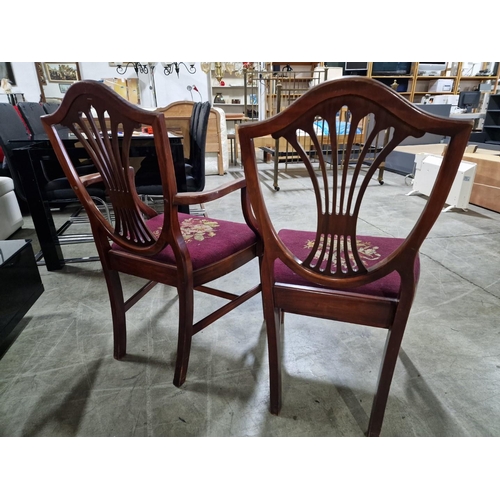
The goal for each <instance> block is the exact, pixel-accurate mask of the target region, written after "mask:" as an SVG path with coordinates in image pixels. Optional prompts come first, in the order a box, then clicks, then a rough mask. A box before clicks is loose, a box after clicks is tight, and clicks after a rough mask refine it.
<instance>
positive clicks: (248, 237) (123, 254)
mask: <svg viewBox="0 0 500 500" xmlns="http://www.w3.org/2000/svg"><path fill="white" fill-rule="evenodd" d="M105 116H106V119H105ZM42 121H43V124H44V127H45V129H46V131H47V134H48V135H49V138H50V141H51V143H52V145H53V147H54V150H55V151H56V153H57V156H58V158H59V161H60V163H61V165H62V167H63V169H64V172H65V173H66V176H67V177H68V179H69V182H70V184H71V186H72V187H73V189H74V190H75V192H76V193H77V195H78V197H79V199H80V201H81V202H82V204H83V205H84V206H85V209H86V211H87V213H88V215H89V219H90V224H91V227H92V232H93V234H94V241H95V244H96V246H97V249H98V252H99V256H100V260H101V264H102V269H103V273H104V277H105V279H106V283H107V287H108V293H109V299H110V304H111V314H112V318H113V336H114V357H115V358H116V359H121V358H123V356H124V355H125V354H126V318H125V313H126V311H127V310H128V309H129V308H130V307H132V306H133V305H134V304H135V303H136V302H137V301H138V300H139V299H140V298H141V297H143V296H144V295H145V294H146V293H147V292H148V291H150V290H151V289H152V288H153V286H155V285H156V284H157V283H163V284H165V285H169V286H173V287H175V288H176V289H177V292H178V297H179V331H178V347H177V360H176V367H175V375H174V384H175V385H176V386H180V385H182V383H183V382H184V381H185V378H186V372H187V368H188V361H189V353H190V348H191V338H192V336H193V335H194V334H195V333H197V332H199V331H200V330H201V329H203V328H205V327H207V326H208V325H210V324H211V323H212V322H213V321H215V320H217V319H219V318H220V317H222V316H223V315H224V314H226V313H228V312H229V311H231V310H232V309H234V308H235V307H237V306H238V305H240V304H242V303H243V302H245V301H246V300H248V299H249V298H251V297H253V296H254V295H256V294H257V293H258V292H259V291H260V283H258V284H256V285H255V286H254V287H253V288H251V289H250V290H248V291H247V292H245V293H243V294H241V295H235V294H232V293H227V292H224V291H221V290H215V289H214V288H211V287H210V286H207V285H206V284H207V283H209V282H211V281H213V280H215V279H217V278H219V277H221V276H224V275H226V274H228V273H230V272H232V271H234V270H236V269H238V268H239V267H241V266H243V265H244V264H246V263H248V262H250V261H251V260H252V259H254V258H255V257H257V256H259V255H260V254H261V245H260V240H259V238H258V235H257V231H256V230H255V227H254V225H253V216H252V214H251V211H250V210H249V205H248V201H247V198H246V187H245V180H244V179H242V180H238V181H234V182H231V183H228V184H227V185H225V186H223V187H220V188H218V189H216V190H213V191H206V192H203V193H178V192H177V187H176V179H175V171H174V163H173V159H172V154H171V150H170V144H169V139H168V135H167V130H166V127H165V119H164V117H163V115H162V114H161V113H155V112H151V111H145V110H142V109H141V108H138V107H137V106H134V105H132V104H130V103H129V102H127V101H126V100H124V99H123V98H121V97H120V96H119V95H118V94H117V93H116V92H114V91H112V90H110V89H109V88H108V87H106V86H105V85H104V84H101V83H98V82H93V81H81V82H77V83H75V84H73V85H72V86H71V87H70V88H69V90H68V92H67V93H66V94H65V97H64V99H63V102H62V104H61V106H60V108H59V109H58V110H57V111H56V112H55V113H54V114H52V115H49V116H45V117H43V118H42ZM58 124H62V125H64V126H66V127H68V128H69V129H70V130H71V131H72V132H73V133H74V134H75V135H76V137H77V138H78V139H79V140H80V142H81V144H82V146H83V147H84V148H85V150H86V151H87V152H88V154H89V155H90V157H91V158H92V160H93V163H94V165H95V166H96V167H97V170H98V172H99V174H100V178H101V179H102V181H103V182H104V184H105V186H106V190H107V193H108V196H109V200H110V203H111V205H112V207H113V211H114V215H115V221H114V226H112V225H111V224H110V223H109V222H108V221H107V220H106V219H105V218H104V217H103V216H102V214H101V213H100V211H99V210H98V209H97V207H96V205H95V204H94V202H93V200H92V199H91V198H90V196H89V195H88V191H87V185H86V182H85V178H80V177H79V176H78V174H77V172H76V170H75V167H74V165H73V164H72V163H71V160H70V158H69V156H68V154H67V152H66V151H65V148H64V143H63V141H62V140H61V139H60V138H59V136H58V135H57V133H56V125H58ZM142 126H148V127H152V129H153V134H154V141H155V147H156V152H157V157H158V167H159V172H160V176H161V186H162V188H163V213H161V214H158V213H157V212H156V211H155V210H153V208H151V207H150V206H148V205H146V204H145V203H143V202H142V201H141V199H140V197H139V195H138V194H137V191H136V188H135V174H134V169H133V167H132V166H130V163H129V151H130V147H131V143H132V142H133V132H134V131H135V130H140V129H141V127H142ZM93 180H95V179H93ZM234 191H240V192H241V200H242V210H243V216H242V218H243V217H244V220H245V221H246V222H247V223H243V222H241V223H239V222H229V221H224V220H217V219H210V218H206V217H195V216H192V215H189V214H183V213H180V212H179V210H178V208H179V206H183V205H190V204H199V203H203V202H208V201H212V200H215V199H218V198H221V197H223V196H225V195H227V194H229V193H231V192H234ZM120 273H125V274H130V275H134V276H138V277H141V278H144V279H146V280H148V282H147V284H146V285H144V286H143V287H142V288H141V289H140V290H138V291H137V293H135V294H134V295H133V296H132V297H130V298H129V299H128V300H125V299H124V297H123V292H122V286H121V283H120ZM195 290H198V291H202V292H206V293H208V294H211V295H215V296H218V297H222V298H225V299H228V300H229V302H228V303H226V304H224V305H223V306H222V307H220V308H219V309H217V310H216V311H214V312H213V313H211V314H209V315H208V316H207V317H205V318H204V319H201V320H200V321H198V322H197V323H196V324H193V309H194V291H195Z"/></svg>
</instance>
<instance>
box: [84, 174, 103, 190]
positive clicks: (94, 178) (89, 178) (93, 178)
mask: <svg viewBox="0 0 500 500" xmlns="http://www.w3.org/2000/svg"><path fill="white" fill-rule="evenodd" d="M80 181H81V182H82V184H83V185H84V186H85V187H87V186H90V185H91V184H95V183H96V182H101V181H102V177H101V174H100V173H98V172H96V173H95V174H87V175H82V176H81V177H80Z"/></svg>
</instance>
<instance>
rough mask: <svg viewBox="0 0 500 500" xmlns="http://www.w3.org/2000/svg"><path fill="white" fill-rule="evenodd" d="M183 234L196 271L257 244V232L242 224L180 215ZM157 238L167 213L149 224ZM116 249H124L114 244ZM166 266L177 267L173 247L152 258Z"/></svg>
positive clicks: (150, 220) (152, 219) (148, 222)
mask: <svg viewBox="0 0 500 500" xmlns="http://www.w3.org/2000/svg"><path fill="white" fill-rule="evenodd" d="M179 222H180V224H181V232H182V235H183V236H184V241H186V243H187V246H188V250H189V255H190V257H191V261H192V264H193V270H196V269H201V268H203V267H205V266H206V265H208V264H212V263H214V262H218V261H221V260H223V259H224V258H226V257H229V256H231V255H233V254H234V253H236V252H238V251H240V250H244V249H246V248H249V247H251V246H252V245H254V244H255V242H256V236H255V233H254V232H253V231H252V230H251V229H250V228H249V227H248V226H247V225H246V224H243V223H240V222H231V221H226V220H219V219H211V218H209V217H199V216H195V215H189V214H183V213H179ZM146 225H147V226H148V228H149V230H150V231H151V232H152V233H153V235H154V236H156V237H158V236H159V235H160V232H161V228H162V226H163V214H159V215H157V216H156V217H153V218H151V219H149V220H147V221H146ZM112 246H113V249H114V250H116V249H121V247H120V246H119V245H117V244H113V245H112ZM150 258H152V259H153V260H157V261H159V262H163V263H165V264H171V265H175V258H174V253H173V251H172V248H171V247H170V246H167V247H165V248H164V249H163V250H162V251H161V252H160V253H158V254H157V255H155V256H153V257H150Z"/></svg>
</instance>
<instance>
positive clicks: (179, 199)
mask: <svg viewBox="0 0 500 500" xmlns="http://www.w3.org/2000/svg"><path fill="white" fill-rule="evenodd" d="M245 186H246V179H239V180H235V181H232V182H228V183H227V184H224V185H223V186H221V187H219V188H216V189H211V190H209V191H200V192H196V193H177V194H176V195H175V196H174V200H173V203H174V205H196V204H198V203H207V202H209V201H213V200H217V199H219V198H222V197H224V196H226V195H227V194H229V193H232V192H233V191H237V190H238V189H242V188H244V187H245Z"/></svg>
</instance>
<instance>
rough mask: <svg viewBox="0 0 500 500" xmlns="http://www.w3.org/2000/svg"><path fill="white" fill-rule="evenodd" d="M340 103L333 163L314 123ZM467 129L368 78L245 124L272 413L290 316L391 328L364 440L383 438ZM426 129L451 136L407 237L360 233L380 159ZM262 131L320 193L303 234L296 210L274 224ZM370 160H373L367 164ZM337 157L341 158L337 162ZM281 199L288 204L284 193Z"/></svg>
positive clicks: (339, 84)
mask: <svg viewBox="0 0 500 500" xmlns="http://www.w3.org/2000/svg"><path fill="white" fill-rule="evenodd" d="M342 106H347V107H348V109H349V112H350V115H349V116H350V119H351V120H352V121H351V124H350V127H347V128H348V129H349V130H347V131H346V140H345V141H344V140H342V141H341V142H342V144H341V146H342V149H343V155H341V156H339V155H336V154H333V155H331V158H330V159H329V161H331V162H332V163H331V165H330V164H329V163H328V162H327V161H326V160H325V155H326V154H325V153H324V150H323V148H322V147H321V144H320V141H319V139H318V136H317V128H316V127H315V126H314V122H315V121H317V120H321V119H323V120H326V121H327V123H328V124H329V128H330V130H336V120H338V112H339V110H340V109H341V107H342ZM367 116H370V118H371V119H372V120H373V122H372V123H374V128H373V130H371V132H370V134H369V136H368V137H367V138H366V142H365V143H364V145H363V148H362V150H361V152H356V159H355V161H354V162H353V161H352V159H351V158H350V156H351V152H352V151H353V143H354V140H355V135H356V126H357V124H359V123H360V122H362V121H363V120H364V119H365V118H366V117H367ZM386 131H387V133H388V135H389V140H388V141H387V144H386V145H385V146H384V147H383V148H382V149H380V148H378V149H376V150H375V154H376V156H375V157H373V154H374V150H373V147H372V145H373V144H374V143H375V142H376V140H377V138H378V137H379V136H380V134H385V133H386ZM470 131H471V123H470V122H464V121H463V120H460V121H459V120H453V119H449V118H439V117H436V116H434V115H431V114H428V113H425V112H423V111H421V110H418V109H417V108H416V107H414V106H413V105H412V104H411V103H410V102H408V101H407V100H406V99H404V98H402V97H401V96H399V95H398V94H397V93H396V92H395V91H393V90H392V89H391V88H389V87H388V86H386V85H383V84H381V83H379V82H377V81H375V80H370V79H367V78H362V77H347V78H342V79H337V80H334V81H330V82H326V83H323V84H321V85H318V86H316V87H314V88H313V89H311V90H309V91H308V92H307V93H306V94H305V95H304V96H302V97H301V98H300V99H298V100H297V101H296V102H294V103H293V104H292V105H291V106H289V107H288V108H287V109H285V110H284V111H283V112H281V113H280V114H278V115H276V116H274V117H272V118H270V119H267V120H265V121H261V122H253V123H250V124H245V125H242V126H241V127H240V128H239V138H240V145H241V151H242V159H243V165H244V171H245V177H246V180H247V189H248V194H249V198H250V203H251V206H252V208H253V210H254V212H255V216H256V219H257V226H258V228H259V233H260V235H261V237H262V240H263V242H264V254H263V258H262V265H261V280H262V296H263V304H264V317H265V321H266V327H267V337H268V348H269V370H270V394H271V396H270V397H271V405H270V406H271V412H272V413H273V414H278V413H279V411H280V408H281V375H280V373H281V347H280V329H281V327H282V323H283V316H284V313H285V312H289V313H296V314H300V315H306V316H312V317H319V318H324V319H331V320H336V321H341V322H347V323H353V324H361V325H367V326H370V327H378V328H383V329H388V336H387V341H386V346H385V350H384V353H383V357H382V363H381V370H380V374H379V379H378V385H377V389H376V394H375V398H374V401H373V405H372V410H371V416H370V420H369V424H368V431H367V434H368V435H370V436H378V435H379V434H380V431H381V427H382V421H383V417H384V412H385V407H386V403H387V399H388V394H389V388H390V385H391V380H392V376H393V372H394V369H395V365H396V360H397V357H398V352H399V349H400V345H401V341H402V338H403V333H404V331H405V327H406V323H407V320H408V315H409V313H410V309H411V306H412V302H413V299H414V296H415V291H416V286H417V281H418V278H419V270H420V262H419V248H420V246H421V244H422V242H423V241H424V239H425V237H426V236H427V235H428V233H429V231H430V230H431V228H432V226H433V224H434V223H435V222H436V219H437V218H438V216H439V214H440V212H441V210H442V208H443V205H444V204H445V201H446V198H447V196H448V192H449V191H450V188H451V186H452V183H453V181H454V179H455V175H456V173H457V170H458V167H459V164H460V161H461V159H462V154H463V152H464V149H465V147H466V146H467V140H468V138H469V134H470ZM426 132H431V133H434V134H440V135H442V136H447V137H449V141H450V142H449V147H448V148H447V151H446V154H445V155H444V158H443V161H442V166H441V169H440V172H439V175H438V177H437V179H436V183H435V187H434V189H433V190H432V193H431V195H430V196H429V198H428V201H427V202H426V203H425V206H424V207H423V210H422V213H421V215H420V217H419V218H418V220H417V221H416V223H415V225H414V227H413V228H412V229H411V230H410V231H409V234H408V236H407V237H406V238H395V237H392V236H390V235H386V236H384V237H381V236H379V235H370V234H363V233H361V234H359V233H358V222H359V223H360V224H361V223H362V222H363V221H360V220H359V213H360V207H361V204H362V202H363V199H364V197H365V195H367V193H368V191H369V190H368V189H367V188H368V186H369V184H370V181H371V180H372V178H373V176H374V174H375V173H376V172H377V170H378V168H379V166H380V164H381V162H383V161H385V158H386V157H387V155H388V154H389V153H390V152H391V151H393V150H394V148H395V147H396V146H397V145H398V144H399V143H401V141H403V140H404V139H405V138H406V137H408V136H413V137H421V136H422V135H423V134H424V133H426ZM304 133H306V134H308V135H309V136H310V138H311V143H312V144H313V146H314V147H313V151H305V150H304V149H303V148H302V146H301V141H300V137H301V136H302V135H303V134H304ZM266 135H271V136H272V137H273V139H280V140H286V141H287V142H288V146H289V148H290V150H294V151H295V152H296V154H297V155H298V156H300V158H301V160H302V162H303V163H304V171H305V172H307V173H306V174H305V175H306V178H308V179H310V186H311V189H312V191H313V193H314V194H313V197H314V200H311V205H313V207H314V208H313V209H312V213H310V214H309V215H310V221H311V224H310V227H309V228H305V229H307V230H302V227H300V228H293V229H289V227H290V225H291V221H293V220H294V213H293V211H290V212H289V213H288V215H287V222H286V223H283V220H282V218H281V220H280V221H279V224H280V226H277V224H273V222H275V221H274V220H273V218H272V213H274V212H270V210H269V207H268V206H267V205H266V199H265V198H264V196H263V187H262V184H261V182H260V181H259V172H258V168H257V161H256V157H255V148H254V140H255V139H257V138H259V137H262V136H266ZM330 141H331V145H330V146H331V147H330V148H328V150H329V151H336V150H338V149H339V141H338V136H337V135H336V134H333V135H331V136H330ZM367 157H370V161H369V162H368V163H366V162H365V161H364V159H365V158H367ZM312 158H314V161H313V160H312ZM338 158H342V163H341V164H339V162H338ZM374 180H375V179H374ZM378 189H385V188H383V187H380V186H379V188H378ZM372 190H373V189H372ZM280 196H281V194H276V195H275V197H274V198H273V199H274V201H275V203H276V202H278V203H279V202H280V200H278V197H280ZM283 203H287V200H286V197H285V199H283ZM387 203H391V200H390V199H387ZM306 207H307V204H306V203H304V204H301V205H300V206H297V207H295V210H296V211H297V213H299V212H300V214H301V220H307V217H308V214H307V213H306V212H305V210H306ZM276 222H278V221H276Z"/></svg>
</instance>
